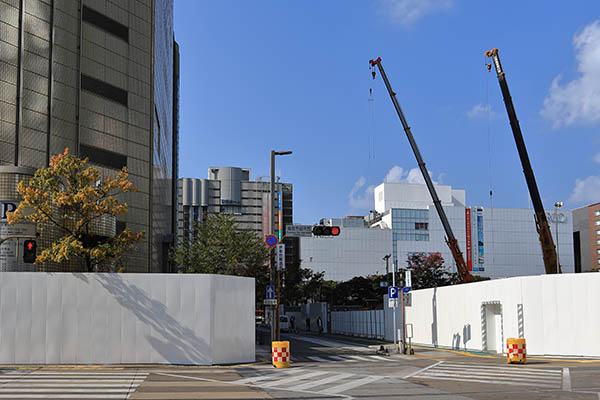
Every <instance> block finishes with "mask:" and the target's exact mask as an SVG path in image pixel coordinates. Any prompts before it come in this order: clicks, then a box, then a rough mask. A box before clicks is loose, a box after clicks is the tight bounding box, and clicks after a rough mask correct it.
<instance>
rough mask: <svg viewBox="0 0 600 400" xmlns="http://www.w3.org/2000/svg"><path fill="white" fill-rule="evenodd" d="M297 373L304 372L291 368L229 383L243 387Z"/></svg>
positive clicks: (300, 369)
mask: <svg viewBox="0 0 600 400" xmlns="http://www.w3.org/2000/svg"><path fill="white" fill-rule="evenodd" d="M299 372H304V370H303V369H302V368H293V369H289V370H284V371H278V372H274V373H272V374H265V375H257V376H251V377H249V378H244V379H239V380H237V381H231V382H230V383H235V384H237V385H245V384H251V383H253V382H260V381H265V380H268V379H271V378H273V377H284V376H288V375H291V374H296V373H299ZM161 375H165V374H161ZM167 376H171V375H167Z"/></svg>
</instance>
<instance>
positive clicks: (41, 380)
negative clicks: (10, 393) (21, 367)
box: [0, 378, 144, 383]
mask: <svg viewBox="0 0 600 400" xmlns="http://www.w3.org/2000/svg"><path fill="white" fill-rule="evenodd" d="M8 382H31V383H36V382H44V383H59V382H67V383H85V382H87V383H89V382H100V383H142V382H144V380H143V379H26V378H19V379H0V383H8Z"/></svg>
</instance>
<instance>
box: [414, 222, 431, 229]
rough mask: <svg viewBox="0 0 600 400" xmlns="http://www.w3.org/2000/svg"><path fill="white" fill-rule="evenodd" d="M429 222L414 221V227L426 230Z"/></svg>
mask: <svg viewBox="0 0 600 400" xmlns="http://www.w3.org/2000/svg"><path fill="white" fill-rule="evenodd" d="M428 226H429V224H428V223H427V222H415V229H416V230H418V231H419V230H420V231H426V230H427V228H428Z"/></svg>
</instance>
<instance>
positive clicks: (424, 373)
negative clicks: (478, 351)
mask: <svg viewBox="0 0 600 400" xmlns="http://www.w3.org/2000/svg"><path fill="white" fill-rule="evenodd" d="M407 378H418V379H440V380H449V381H465V382H482V383H489V384H497V385H517V386H534V387H545V388H560V387H561V382H562V383H563V385H564V384H565V383H564V382H565V380H564V375H563V371H560V370H546V369H533V368H511V367H501V366H493V365H492V366H490V365H483V366H479V367H476V366H473V365H469V364H465V365H464V366H463V365H462V364H459V363H446V362H444V361H440V362H438V363H437V364H434V365H431V366H429V367H427V368H425V369H423V370H420V371H417V372H416V373H412V374H409V375H407V376H405V379H407ZM569 387H570V379H569Z"/></svg>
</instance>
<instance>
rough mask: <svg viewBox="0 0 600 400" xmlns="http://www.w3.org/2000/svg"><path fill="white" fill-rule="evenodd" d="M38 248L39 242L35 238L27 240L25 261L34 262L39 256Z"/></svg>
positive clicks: (24, 253) (24, 246) (25, 243)
mask: <svg viewBox="0 0 600 400" xmlns="http://www.w3.org/2000/svg"><path fill="white" fill-rule="evenodd" d="M36 250H37V244H36V242H35V240H26V241H25V242H24V243H23V262H25V263H28V264H33V263H34V262H35V258H36V257H37V255H36Z"/></svg>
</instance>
